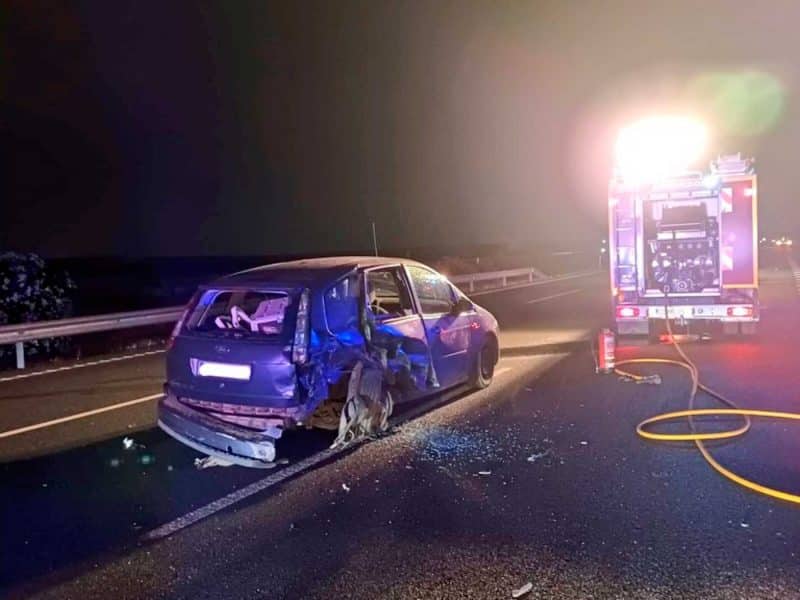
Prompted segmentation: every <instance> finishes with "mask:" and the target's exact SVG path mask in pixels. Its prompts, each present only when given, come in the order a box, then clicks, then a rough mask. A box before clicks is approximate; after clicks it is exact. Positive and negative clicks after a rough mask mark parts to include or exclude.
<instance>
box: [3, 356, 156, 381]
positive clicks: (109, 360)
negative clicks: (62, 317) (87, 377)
mask: <svg viewBox="0 0 800 600" xmlns="http://www.w3.org/2000/svg"><path fill="white" fill-rule="evenodd" d="M162 352H166V350H149V351H147V352H139V353H138V354H126V355H125V356H115V357H114V358H103V359H100V360H93V361H90V362H85V363H78V364H76V365H67V366H65V367H57V368H55V369H46V370H44V371H34V372H32V373H21V374H20V375H9V376H8V377H0V383H2V382H4V381H15V380H17V379H28V378H29V377H38V376H39V375H49V374H50V373H61V372H63V371H72V370H73V369H84V368H86V367H94V366H97V365H106V364H108V363H115V362H119V361H122V360H130V359H132V358H141V357H142V356H151V355H153V354H161V353H162Z"/></svg>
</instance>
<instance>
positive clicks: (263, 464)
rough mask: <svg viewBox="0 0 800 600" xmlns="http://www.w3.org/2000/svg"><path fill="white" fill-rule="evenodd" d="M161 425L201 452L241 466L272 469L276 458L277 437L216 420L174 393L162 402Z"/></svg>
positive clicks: (169, 432)
mask: <svg viewBox="0 0 800 600" xmlns="http://www.w3.org/2000/svg"><path fill="white" fill-rule="evenodd" d="M158 426H159V427H160V428H161V429H163V430H164V431H165V432H166V433H168V434H169V435H170V436H172V437H173V438H175V439H176V440H178V441H179V442H181V443H182V444H185V445H187V446H189V447H190V448H194V449H195V450H197V451H198V452H202V453H204V454H208V455H209V456H215V457H217V458H220V459H222V460H226V461H228V462H232V463H234V464H237V465H242V466H245V467H257V468H270V467H272V466H273V462H272V461H273V460H275V441H276V440H275V438H274V437H272V436H270V435H266V434H264V433H260V432H258V431H253V430H251V429H247V428H244V427H237V426H236V425H232V424H230V423H226V422H224V421H221V420H219V419H216V418H214V417H212V416H210V415H207V414H206V413H204V412H202V411H199V410H196V409H194V408H191V407H189V406H186V405H185V404H183V403H182V402H180V401H179V400H178V399H177V398H176V397H175V396H174V395H172V394H165V395H164V397H163V398H162V399H161V400H159V402H158Z"/></svg>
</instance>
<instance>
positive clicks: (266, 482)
mask: <svg viewBox="0 0 800 600" xmlns="http://www.w3.org/2000/svg"><path fill="white" fill-rule="evenodd" d="M511 370H513V369H512V367H501V368H499V369H497V370H496V371H495V372H494V374H495V376H499V375H502V374H504V373H507V372H509V371H511ZM417 412H418V411H414V412H412V413H411V414H409V415H406V419H405V420H404V421H403V423H408V422H409V421H411V420H412V419H414V418H416V417H417V416H419V415H418V414H417ZM425 412H426V413H427V411H425ZM361 443H363V441H362V442H358V445H360V444H361ZM352 448H353V445H352V444H351V445H349V446H343V447H342V446H340V447H338V448H326V449H325V450H322V451H321V452H318V453H316V454H314V455H312V456H309V457H308V458H304V459H303V460H301V461H300V462H296V463H294V464H293V465H290V466H288V467H285V468H283V469H281V470H280V471H278V472H277V473H274V474H272V475H268V476H267V477H265V478H264V479H260V480H258V481H256V482H254V483H251V484H250V485H247V486H245V487H243V488H242V489H240V490H236V491H235V492H231V493H230V494H228V495H227V496H223V497H222V498H219V499H218V500H214V501H213V502H211V503H209V504H206V505H205V506H202V507H200V508H198V509H196V510H193V511H191V512H189V513H186V514H185V515H183V516H182V517H178V518H177V519H175V520H174V521H170V522H169V523H165V524H164V525H161V526H159V527H156V528H155V529H152V530H151V531H148V532H147V533H146V534H145V535H144V536H143V537H142V539H144V540H148V541H155V540H160V539H163V538H165V537H168V536H170V535H172V534H174V533H177V532H178V531H180V530H181V529H186V528H187V527H189V526H190V525H194V524H195V523H197V522H198V521H202V520H203V519H205V518H207V517H210V516H211V515H213V514H215V513H218V512H219V511H221V510H224V509H226V508H228V507H229V506H231V505H233V504H236V503H237V502H241V501H242V500H244V499H245V498H249V497H250V496H253V495H254V494H258V493H259V492H263V491H264V490H267V489H269V488H271V487H273V486H276V485H278V484H279V483H281V482H283V481H286V480H287V479H289V478H290V477H293V476H295V475H298V474H300V473H302V472H303V471H307V470H308V469H311V468H312V467H315V466H316V465H318V464H320V463H321V462H324V461H326V460H328V459H330V458H333V457H334V456H336V455H337V454H340V453H342V452H344V451H345V450H351V449H352Z"/></svg>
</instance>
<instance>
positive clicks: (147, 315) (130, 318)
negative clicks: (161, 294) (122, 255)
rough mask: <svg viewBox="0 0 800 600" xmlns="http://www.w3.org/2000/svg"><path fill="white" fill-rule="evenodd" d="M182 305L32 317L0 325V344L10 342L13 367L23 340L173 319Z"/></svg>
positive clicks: (21, 362) (21, 363)
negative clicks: (40, 318)
mask: <svg viewBox="0 0 800 600" xmlns="http://www.w3.org/2000/svg"><path fill="white" fill-rule="evenodd" d="M183 308H184V307H183V306H172V307H169V308H157V309H153V310H136V311H131V312H122V313H111V314H106V315H97V316H91V317H76V318H73V319H58V320H55V321H36V322H33V323H22V324H19V325H2V326H0V345H5V344H14V345H15V346H16V354H17V368H18V369H24V368H25V348H24V343H25V342H32V341H34V340H40V339H44V338H53V337H63V336H67V335H79V334H83V333H95V332H98V331H113V330H115V329H127V328H130V327H142V326H144V325H159V324H163V323H174V322H175V321H177V320H178V319H179V318H180V316H181V313H182V312H183Z"/></svg>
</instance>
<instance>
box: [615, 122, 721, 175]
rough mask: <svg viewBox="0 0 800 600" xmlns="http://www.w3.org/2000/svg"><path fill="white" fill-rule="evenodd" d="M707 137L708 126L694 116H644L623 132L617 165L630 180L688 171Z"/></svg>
mask: <svg viewBox="0 0 800 600" xmlns="http://www.w3.org/2000/svg"><path fill="white" fill-rule="evenodd" d="M707 139H708V133H707V131H706V128H705V126H704V125H703V124H702V123H700V122H699V121H695V120H693V119H689V118H686V117H652V118H649V119H643V120H641V121H638V122H636V123H634V124H633V125H630V126H628V127H626V128H624V129H622V131H620V133H619V136H618V137H617V145H616V149H615V151H616V161H617V167H618V168H619V169H620V171H621V173H622V175H623V177H625V178H626V179H628V180H630V181H635V182H651V181H659V180H662V179H664V178H666V177H669V176H671V175H677V174H680V173H684V172H686V170H687V169H688V168H689V166H691V165H692V164H694V163H695V162H696V161H697V160H698V159H699V158H700V157H701V156H702V154H703V152H704V151H705V148H706V142H707Z"/></svg>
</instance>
